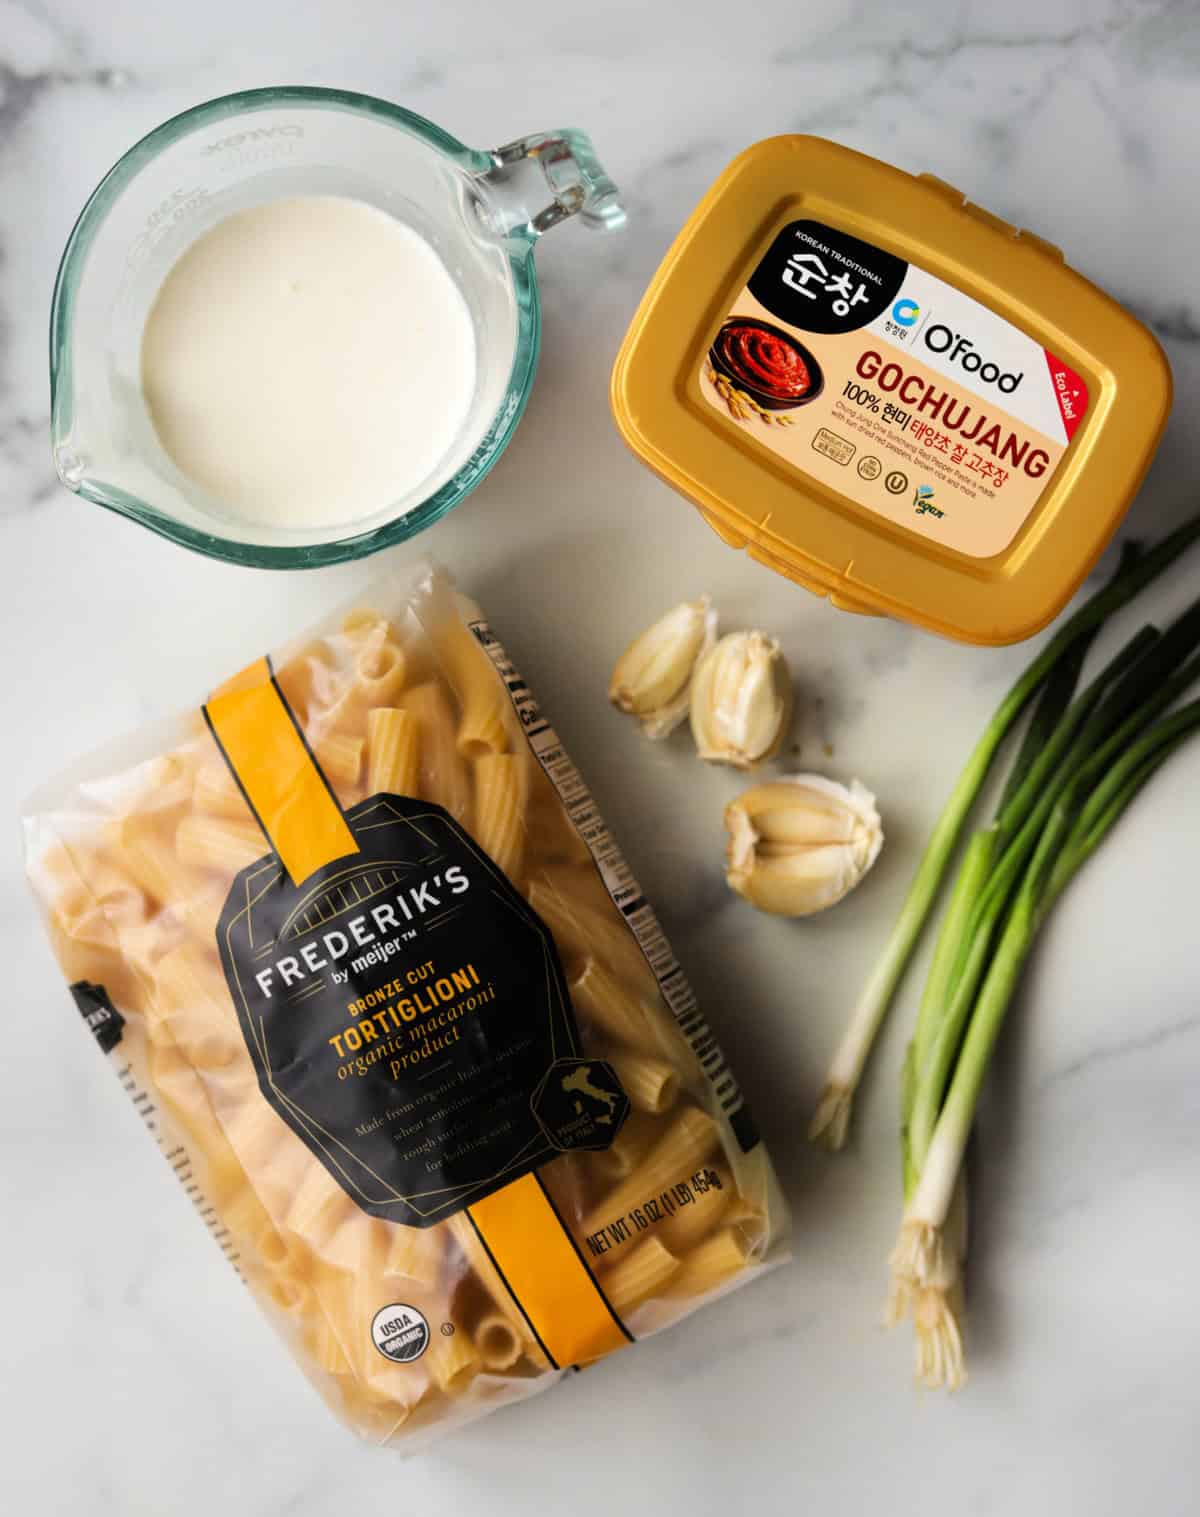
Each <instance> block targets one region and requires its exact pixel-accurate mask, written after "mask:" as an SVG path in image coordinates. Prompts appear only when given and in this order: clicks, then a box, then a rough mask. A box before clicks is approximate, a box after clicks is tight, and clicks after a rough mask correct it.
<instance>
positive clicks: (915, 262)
mask: <svg viewBox="0 0 1200 1517" xmlns="http://www.w3.org/2000/svg"><path fill="white" fill-rule="evenodd" d="M1170 403H1171V374H1170V369H1169V367H1168V365H1167V361H1166V357H1165V355H1164V354H1163V352H1162V349H1161V348H1160V347H1159V345H1158V343H1157V342H1156V341H1155V339H1154V337H1153V336H1152V335H1151V334H1150V332H1149V331H1148V330H1147V329H1146V328H1145V327H1144V326H1142V325H1141V323H1140V322H1138V321H1136V320H1135V319H1134V318H1133V317H1132V316H1131V315H1130V314H1129V313H1128V312H1127V311H1125V310H1123V309H1122V307H1121V306H1119V305H1118V304H1117V303H1116V302H1115V301H1114V300H1112V299H1110V298H1109V297H1108V296H1107V295H1105V294H1104V293H1103V292H1102V291H1101V290H1099V289H1097V288H1096V286H1095V285H1093V284H1091V283H1090V282H1089V281H1088V280H1086V279H1084V278H1083V277H1082V276H1081V275H1079V274H1077V273H1075V272H1074V271H1073V270H1072V269H1069V268H1068V267H1067V266H1066V265H1065V264H1064V262H1063V257H1062V254H1061V253H1060V252H1059V250H1058V249H1057V248H1054V247H1052V246H1051V245H1050V244H1049V243H1046V242H1043V241H1042V240H1041V239H1040V238H1038V237H1035V236H1034V235H1033V234H1032V233H1030V232H1026V231H1020V230H1018V229H1017V228H1015V227H1012V226H1009V225H1008V224H1007V223H1005V222H1003V221H1001V220H999V219H998V218H997V217H995V216H992V215H990V214H989V213H988V212H987V211H984V210H981V209H980V208H979V207H978V206H974V205H971V204H969V203H968V202H967V201H966V199H965V197H964V196H963V195H962V194H961V193H960V192H959V191H958V190H955V189H952V188H951V187H950V186H949V185H947V184H944V183H942V182H941V181H940V180H937V179H934V178H932V177H931V176H929V175H922V176H920V177H914V176H912V175H909V174H905V173H903V172H901V171H900V170H898V169H894V168H891V167H889V166H888V165H886V164H883V163H880V162H878V161H877V160H875V159H872V158H867V157H864V156H863V155H862V154H860V153H855V152H852V151H851V150H850V149H848V148H844V147H840V146H838V145H837V144H835V143H831V142H826V141H823V140H821V139H820V138H815V137H805V136H792V137H774V138H770V139H768V140H767V141H765V142H760V143H758V144H757V145H756V146H754V147H752V148H750V149H748V150H747V151H746V152H745V153H743V154H742V155H741V156H740V157H739V158H736V159H735V160H734V161H733V163H732V164H730V166H729V167H728V168H727V169H726V170H725V172H724V174H722V176H721V177H720V179H718V180H717V182H716V184H714V185H713V187H712V188H711V189H710V190H709V192H708V194H707V195H706V196H705V197H704V199H703V200H702V201H701V203H700V204H699V206H698V207H697V208H696V210H695V212H694V213H693V215H692V217H691V219H690V220H689V221H688V223H687V225H686V226H685V227H684V228H683V230H682V231H681V232H680V234H679V236H678V237H677V238H676V240H675V243H674V245H673V246H672V248H671V250H670V251H669V253H668V254H667V256H666V258H665V259H664V261H663V263H662V266H661V267H660V268H659V270H658V273H657V274H656V275H655V277H654V279H653V281H652V282H651V284H650V287H649V289H648V290H647V291H646V294H645V297H644V298H643V300H642V303H641V305H640V307H639V309H638V311H637V314H636V315H635V317H634V319H633V323H632V325H631V326H630V328H629V331H628V333H627V334H626V337H625V341H624V343H623V345H622V347H621V351H620V353H619V354H618V357H617V361H616V366H615V368H614V370H613V377H612V406H613V413H614V415H615V418H616V421H617V425H618V427H619V428H620V430H621V433H622V435H623V436H624V438H625V440H626V442H627V443H628V444H629V446H630V447H631V448H632V450H633V451H634V452H635V453H636V454H637V455H638V456H639V457H640V458H642V459H643V460H644V461H645V462H646V463H647V464H649V465H650V467H651V468H652V469H654V470H655V471H656V472H657V473H658V474H660V475H661V476H662V477H663V479H665V480H666V481H667V482H668V483H669V484H671V485H672V486H674V488H675V489H677V490H679V491H680V492H682V493H683V494H684V495H685V496H687V497H688V498H689V499H690V500H692V501H693V502H694V503H695V504H696V505H697V506H698V507H699V508H700V510H701V512H702V513H703V515H704V517H705V518H706V520H707V521H708V522H709V524H710V525H711V526H712V527H713V528H714V529H715V530H716V531H717V532H718V533H719V534H720V535H721V536H722V537H723V538H724V539H725V540H726V541H727V542H728V543H730V544H731V545H732V546H734V547H739V548H745V549H746V550H747V551H748V552H749V553H750V555H751V556H752V557H754V558H756V559H758V560H760V561H761V562H763V563H765V564H768V565H769V566H770V567H771V568H773V569H776V570H778V571H779V572H780V573H782V574H785V575H787V576H788V577H789V578H791V579H793V580H795V581H797V582H798V583H799V584H802V585H805V586H806V587H807V588H809V589H811V590H814V591H816V593H818V594H820V595H825V596H828V597H829V599H830V600H831V601H832V602H833V603H834V604H835V605H837V606H840V607H842V608H843V609H848V610H855V611H869V612H875V613H881V614H886V615H890V616H895V617H899V618H901V619H903V620H905V621H909V622H912V623H914V624H916V625H917V626H921V627H925V628H928V629H929V630H931V631H934V632H938V633H941V634H943V635H945V636H948V637H955V638H960V639H963V640H965V641H968V642H974V643H992V644H999V643H1009V642H1015V641H1017V640H1019V639H1021V638H1024V637H1029V636H1031V635H1032V634H1033V633H1034V632H1037V631H1038V630H1039V629H1040V628H1041V627H1043V626H1045V624H1046V623H1047V622H1048V621H1050V620H1051V618H1052V617H1054V616H1055V615H1057V613H1058V612H1059V611H1060V610H1061V609H1062V607H1063V606H1064V605H1065V604H1066V602H1067V600H1069V598H1070V597H1071V595H1072V594H1073V593H1074V591H1075V590H1076V589H1077V588H1078V586H1079V584H1080V583H1081V581H1082V580H1083V579H1084V578H1085V576H1086V575H1087V573H1088V571H1089V570H1090V569H1091V567H1092V566H1093V564H1094V563H1095V561H1096V559H1097V558H1098V557H1099V556H1100V554H1101V552H1102V551H1103V549H1104V546H1105V544H1106V543H1107V542H1108V540H1109V538H1110V537H1111V535H1112V533H1113V532H1114V530H1115V529H1116V527H1117V525H1118V523H1119V522H1120V520H1121V517H1122V516H1123V514H1124V512H1125V510H1126V509H1127V507H1128V505H1129V502H1130V500H1131V499H1132V497H1133V494H1134V492H1135V491H1136V489H1137V487H1138V485H1139V483H1140V482H1141V479H1142V476H1143V475H1144V473H1145V471H1146V469H1147V467H1148V466H1149V463H1150V460H1151V458H1152V456H1153V454H1154V450H1155V447H1156V446H1157V443H1158V440H1159V438H1160V436H1161V434H1162V430H1163V427H1164V426H1165V425H1166V419H1167V414H1168V412H1169V410H1170Z"/></svg>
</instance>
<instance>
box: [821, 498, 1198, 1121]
mask: <svg viewBox="0 0 1200 1517" xmlns="http://www.w3.org/2000/svg"><path fill="white" fill-rule="evenodd" d="M1197 537H1200V517H1193V518H1191V519H1190V520H1189V521H1186V522H1185V523H1184V524H1183V525H1182V526H1180V527H1178V528H1176V530H1175V531H1174V532H1172V533H1170V534H1169V535H1168V536H1167V537H1166V538H1164V539H1163V541H1162V542H1161V543H1159V544H1158V546H1157V547H1155V548H1154V549H1152V550H1151V551H1150V552H1149V553H1147V554H1146V555H1145V556H1144V557H1141V558H1139V559H1137V560H1136V561H1135V562H1134V563H1132V564H1127V563H1125V561H1124V560H1123V562H1122V565H1121V566H1120V567H1119V568H1118V570H1117V573H1116V574H1115V575H1114V577H1113V579H1112V580H1111V581H1110V583H1109V584H1108V585H1107V586H1106V587H1105V588H1104V589H1102V590H1100V591H1098V592H1097V593H1096V594H1095V595H1093V596H1092V597H1091V599H1090V600H1087V601H1085V602H1084V604H1083V605H1082V606H1081V607H1080V608H1079V609H1078V610H1077V611H1076V612H1075V613H1074V614H1073V615H1072V616H1071V617H1069V618H1068V619H1067V621H1065V622H1064V623H1063V625H1062V627H1061V628H1060V629H1059V630H1058V632H1057V633H1056V634H1055V635H1054V637H1052V638H1051V640H1050V641H1049V643H1047V645H1046V647H1045V648H1044V649H1043V650H1042V652H1041V653H1040V654H1039V655H1038V657H1037V658H1036V659H1034V661H1033V663H1032V664H1030V666H1029V667H1028V669H1026V671H1025V672H1024V674H1022V675H1021V676H1020V678H1019V679H1018V680H1017V681H1016V683H1015V684H1014V685H1013V686H1012V688H1011V689H1010V690H1009V692H1008V694H1007V695H1006V696H1005V697H1004V699H1003V700H1002V701H1001V703H1000V705H999V707H998V708H997V710H996V712H995V714H994V716H993V717H992V719H991V721H990V722H989V723H988V725H987V728H986V729H985V731H984V733H983V736H982V737H981V738H980V739H979V741H978V742H977V743H976V745H975V748H974V751H973V752H972V753H971V756H970V758H969V759H968V760H967V764H966V767H965V768H964V769H963V771H962V774H961V775H960V776H959V779H958V781H957V783H956V784H955V786H954V789H953V790H952V791H951V793H950V798H949V800H948V801H947V802H946V806H945V808H944V810H943V812H942V814H941V816H940V817H939V818H938V821H937V823H936V824H935V826H934V829H933V832H932V834H931V836H930V839H929V843H928V845H927V846H926V849H925V853H924V856H923V857H922V859H921V862H920V864H919V865H918V867H917V872H916V874H915V876H914V877H913V880H912V883H911V885H910V886H909V890H908V895H907V897H906V899H905V902H904V905H903V907H902V908H901V911H900V916H899V918H898V920H897V922H896V925H895V927H894V928H893V929H892V933H891V936H890V937H889V939H888V941H887V943H886V944H885V945H884V949H883V952H882V954H881V955H880V958H879V960H878V962H877V964H876V966H875V968H874V970H873V971H872V973H871V975H870V977H869V978H868V980H867V983H866V985H865V986H864V988H863V990H862V992H861V994H860V996H859V1000H858V1003H857V1005H856V1007H855V1009H854V1012H853V1014H852V1015H851V1018H850V1022H849V1025H848V1027H847V1029H846V1032H845V1035H844V1037H843V1038H842V1041H841V1043H840V1045H839V1047H838V1050H837V1052H836V1054H835V1055H834V1059H833V1063H832V1065H831V1066H830V1069H829V1073H828V1075H827V1077H826V1081H825V1085H824V1088H823V1090H822V1092H821V1097H820V1100H819V1102H818V1104H817V1109H816V1112H815V1114H814V1116H813V1119H812V1123H811V1125H810V1127H809V1137H810V1138H812V1140H813V1141H814V1142H817V1143H820V1144H823V1145H824V1146H826V1147H828V1148H841V1147H842V1145H843V1144H844V1142H845V1139H846V1133H847V1130H848V1127H849V1121H850V1113H851V1107H852V1103H853V1099H854V1093H855V1091H856V1089H857V1088H858V1083H859V1080H860V1079H861V1078H862V1073H863V1070H864V1068H865V1067H866V1062H867V1058H868V1056H869V1054H870V1051H871V1047H872V1045H873V1043H874V1041H875V1038H876V1036H877V1034H878V1032H879V1029H880V1027H881V1026H882V1024H883V1020H884V1017H885V1016H886V1015H887V1010H888V1007H889V1005H890V1004H891V1001H892V998H893V996H894V994H895V991H896V987H897V985H898V984H899V981H900V977H901V975H902V974H903V973H904V970H905V968H906V967H907V965H908V962H909V960H910V958H911V957H912V954H913V950H914V949H915V947H916V945H917V941H918V939H919V937H920V935H921V931H922V928H923V927H924V925H925V922H926V920H927V919H928V917H929V913H930V912H931V911H932V909H933V906H934V903H935V901H936V899H937V896H938V892H939V890H940V888H941V885H942V881H943V879H944V877H945V874H946V871H947V869H948V868H949V866H950V861H951V858H952V856H953V854H954V850H955V847H956V845H957V843H958V840H959V837H960V834H961V832H962V829H963V826H964V825H965V823H966V820H967V816H968V814H969V812H970V810H971V807H972V805H973V804H974V802H975V799H976V797H977V796H978V794H979V791H980V788H981V787H982V785H983V783H984V780H985V779H986V778H987V775H988V772H989V771H990V769H991V767H992V763H993V761H994V759H995V757H996V754H997V752H998V751H999V749H1000V746H1001V744H1002V743H1003V742H1004V740H1005V738H1006V737H1007V736H1008V734H1009V732H1010V731H1011V729H1012V727H1013V724H1014V723H1015V722H1016V721H1017V719H1018V717H1019V716H1020V715H1021V713H1022V712H1023V711H1024V710H1025V708H1026V706H1028V704H1029V703H1030V701H1031V700H1033V698H1034V697H1035V696H1037V695H1038V693H1039V692H1040V691H1041V690H1042V689H1043V687H1044V686H1045V684H1046V682H1047V680H1048V679H1049V678H1050V677H1051V675H1052V674H1053V673H1054V671H1055V670H1056V669H1058V668H1059V666H1060V665H1061V663H1062V661H1063V660H1064V659H1065V658H1067V657H1068V656H1072V657H1073V656H1074V654H1075V652H1076V651H1077V648H1078V645H1079V642H1080V640H1081V639H1082V638H1085V637H1089V636H1092V635H1094V633H1095V631H1096V629H1097V628H1098V627H1100V626H1101V625H1102V624H1103V623H1104V622H1105V621H1106V620H1107V619H1108V617H1109V616H1111V615H1112V614H1113V612H1114V611H1117V610H1119V609H1120V608H1121V607H1122V606H1124V605H1126V604H1128V602H1129V601H1130V600H1132V599H1133V597H1134V596H1135V595H1137V594H1138V592H1139V591H1140V590H1142V589H1143V588H1144V587H1145V586H1146V585H1147V584H1149V583H1150V582H1151V580H1153V579H1154V578H1156V577H1157V576H1158V575H1159V574H1161V573H1162V572H1163V570H1164V569H1166V568H1167V567H1168V566H1169V565H1170V564H1171V563H1173V562H1174V561H1175V559H1176V558H1178V557H1179V555H1180V554H1181V553H1182V552H1183V551H1184V550H1185V549H1186V548H1187V547H1189V546H1190V545H1191V543H1193V542H1194V541H1195V540H1196V539H1197ZM1055 730H1057V727H1056V728H1055ZM1032 762H1033V759H1032V757H1031V759H1030V763H1032ZM1027 781H1028V774H1026V775H1025V777H1024V779H1022V780H1020V781H1018V783H1017V787H1016V788H1017V789H1020V788H1021V786H1022V785H1024V784H1026V783H1027Z"/></svg>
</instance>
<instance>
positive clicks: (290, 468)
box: [142, 195, 476, 527]
mask: <svg viewBox="0 0 1200 1517" xmlns="http://www.w3.org/2000/svg"><path fill="white" fill-rule="evenodd" d="M475 372H476V354H475V333H474V328H473V326H472V322H471V316H470V312H469V311H468V309H467V304H466V301H465V300H464V299H463V296H462V293H461V291H460V290H459V288H458V286H457V285H456V284H455V282H454V280H453V278H452V277H451V275H450V273H449V271H448V270H447V268H446V266H445V264H443V263H442V261H441V259H440V258H439V257H438V255H437V254H436V253H435V252H434V250H433V248H432V247H431V246H430V245H429V243H427V242H426V241H425V239H424V238H423V237H421V236H419V235H418V234H417V233H416V232H415V231H413V229H412V228H411V227H408V226H405V225H404V224H403V223H402V222H400V221H397V220H395V219H394V218H393V217H391V216H389V215H387V214H386V213H385V212H383V211H380V210H378V209H376V207H374V206H371V205H367V204H366V203H365V202H363V201H358V200H350V199H346V198H343V197H340V196H333V195H306V196H301V197H297V198H294V199H287V200H275V201H271V202H268V203H267V204H265V205H260V206H255V207H253V208H252V209H250V210H246V211H239V212H237V213H235V214H234V215H232V216H229V217H227V218H226V219H225V220H224V221H221V222H218V223H217V225H216V226H214V227H213V228H212V229H211V230H210V231H208V232H206V233H205V234H204V236H202V237H200V238H199V239H198V240H197V241H196V242H195V243H193V245H192V246H191V247H190V248H189V249H188V250H187V252H186V253H184V255H183V256H182V257H181V258H180V259H179V261H178V262H177V263H176V264H175V266H174V267H173V268H172V269H171V271H170V273H169V274H168V275H167V277H166V279H165V280H164V281H163V285H162V288H161V289H160V290H159V292H158V295H157V297H156V298H155V301H154V304H153V306H152V307H151V310H150V314H149V316H148V318H147V320H146V327H145V331H144V333H143V335H142V390H143V394H144V396H145V399H146V405H147V407H148V409H149V412H150V416H151V418H152V420H153V422H154V427H155V430H156V431H157V433H158V436H159V440H160V441H161V443H162V445H163V447H164V448H165V449H166V451H167V453H168V454H169V455H170V456H171V458H172V459H173V460H174V462H175V463H176V464H177V465H178V467H179V468H180V469H181V470H182V472H183V473H184V474H186V475H187V476H188V477H189V478H190V479H192V480H194V481H195V483H196V484H198V485H199V486H201V487H202V488H203V489H204V490H205V491H206V492H207V493H208V494H209V495H210V496H211V497H213V499H214V501H215V502H216V504H217V505H218V507H219V508H220V509H222V510H223V511H225V512H227V513H228V514H229V515H230V516H233V517H236V518H238V519H241V520H243V521H245V522H247V523H255V524H267V525H271V526H276V527H322V526H340V525H345V524H348V523H350V522H354V521H358V520H362V519H363V518H365V517H369V516H372V515H374V514H375V513H377V512H379V511H380V510H382V509H383V508H384V507H386V506H388V505H389V504H391V503H393V502H395V501H397V500H399V499H401V498H402V497H404V496H405V495H406V494H408V492H409V491H411V490H413V489H414V488H416V487H417V486H419V485H420V484H422V482H423V481H425V480H426V479H427V478H428V477H429V476H430V474H431V473H432V472H433V471H434V469H435V468H436V467H437V465H438V463H439V462H440V461H441V460H442V459H444V458H445V456H446V453H447V452H448V450H449V449H450V447H451V446H452V444H453V443H454V441H455V439H456V438H457V436H458V435H459V432H460V431H461V428H462V426H463V423H464V422H465V420H466V417H467V412H468V410H469V408H470V404H471V397H472V394H473V393H474V389H475Z"/></svg>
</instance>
